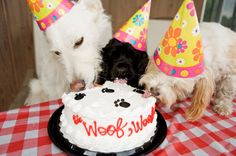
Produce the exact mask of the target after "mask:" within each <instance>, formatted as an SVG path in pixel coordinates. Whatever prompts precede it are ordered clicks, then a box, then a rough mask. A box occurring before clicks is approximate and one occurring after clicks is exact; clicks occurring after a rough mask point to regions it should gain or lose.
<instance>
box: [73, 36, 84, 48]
mask: <svg viewBox="0 0 236 156" xmlns="http://www.w3.org/2000/svg"><path fill="white" fill-rule="evenodd" d="M83 42H84V37H81V38H80V40H78V41H77V42H75V45H74V48H75V49H76V48H78V47H79V46H80V45H81V44H82V43H83Z"/></svg>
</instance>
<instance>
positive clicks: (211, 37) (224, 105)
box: [140, 23, 236, 121]
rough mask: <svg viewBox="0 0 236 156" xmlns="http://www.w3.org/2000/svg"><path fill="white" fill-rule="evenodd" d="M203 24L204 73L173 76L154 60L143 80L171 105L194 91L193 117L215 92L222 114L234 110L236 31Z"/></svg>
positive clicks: (216, 106) (216, 105) (189, 113)
mask: <svg viewBox="0 0 236 156" xmlns="http://www.w3.org/2000/svg"><path fill="white" fill-rule="evenodd" d="M200 28H201V29H200V30H201V33H202V38H203V49H204V56H205V66H206V69H205V72H204V73H203V77H196V78H188V79H183V78H174V77H170V76H167V75H165V74H164V73H162V72H161V71H160V70H159V69H158V68H157V67H156V65H155V64H154V62H153V61H150V63H149V66H148V68H147V70H146V73H145V75H143V77H142V78H141V80H140V84H141V85H143V86H145V88H146V89H147V90H148V91H150V92H151V93H152V94H153V95H154V96H156V97H157V99H158V100H160V102H161V103H162V104H164V105H165V106H167V107H171V105H172V104H174V103H175V102H176V101H177V100H184V99H186V97H188V96H190V95H192V104H191V106H190V108H189V109H188V110H187V112H186V115H187V118H188V119H189V120H193V121H194V120H197V119H199V118H200V117H201V116H202V115H203V113H204V110H205V109H206V107H207V106H208V105H209V103H210V101H211V98H212V95H213V94H214V95H215V100H214V102H213V110H214V111H215V112H216V113H218V114H220V115H229V114H231V113H232V111H233V110H232V105H233V103H232V100H233V97H234V93H235V86H236V80H235V77H236V33H235V32H233V31H231V30H230V29H228V28H225V27H223V26H221V25H220V24H216V23H202V24H201V25H200ZM150 60H153V59H150Z"/></svg>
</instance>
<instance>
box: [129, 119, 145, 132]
mask: <svg viewBox="0 0 236 156" xmlns="http://www.w3.org/2000/svg"><path fill="white" fill-rule="evenodd" d="M142 120H143V116H142V115H140V122H139V121H137V122H136V123H134V121H132V122H131V124H132V125H133V127H134V132H135V133H138V132H139V131H142V130H143V124H142Z"/></svg>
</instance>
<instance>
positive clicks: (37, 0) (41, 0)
mask: <svg viewBox="0 0 236 156" xmlns="http://www.w3.org/2000/svg"><path fill="white" fill-rule="evenodd" d="M27 3H28V5H29V8H30V10H31V12H32V13H33V15H34V18H35V20H36V21H37V23H38V25H39V28H40V29H41V30H43V31H44V30H46V29H47V28H48V27H49V26H50V25H51V24H52V23H53V22H55V21H56V20H58V19H59V18H60V17H62V16H63V15H65V14H66V13H67V12H69V11H70V9H71V8H72V7H73V6H74V4H73V3H72V2H71V1H69V0H27Z"/></svg>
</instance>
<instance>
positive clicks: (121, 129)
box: [60, 81, 157, 153]
mask: <svg viewBox="0 0 236 156" xmlns="http://www.w3.org/2000/svg"><path fill="white" fill-rule="evenodd" d="M62 101H63V103H64V109H63V111H62V115H61V118H60V121H61V124H60V126H61V132H62V133H63V136H64V137H65V138H67V139H68V140H69V142H70V143H72V144H75V145H77V146H78V147H81V148H84V149H88V150H91V151H98V152H103V153H110V152H122V151H127V150H131V149H134V148H136V147H140V146H142V145H143V144H144V143H146V142H148V141H149V140H150V139H151V137H152V136H153V135H154V133H155V130H156V124H157V122H156V119H157V114H156V111H155V102H156V100H155V98H153V97H149V98H143V97H142V91H141V90H138V89H135V88H133V87H131V86H128V85H126V84H120V83H113V82H109V81H107V82H106V83H105V84H104V85H103V86H101V87H95V88H92V89H86V90H83V91H80V92H71V93H69V94H64V95H63V96H62Z"/></svg>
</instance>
